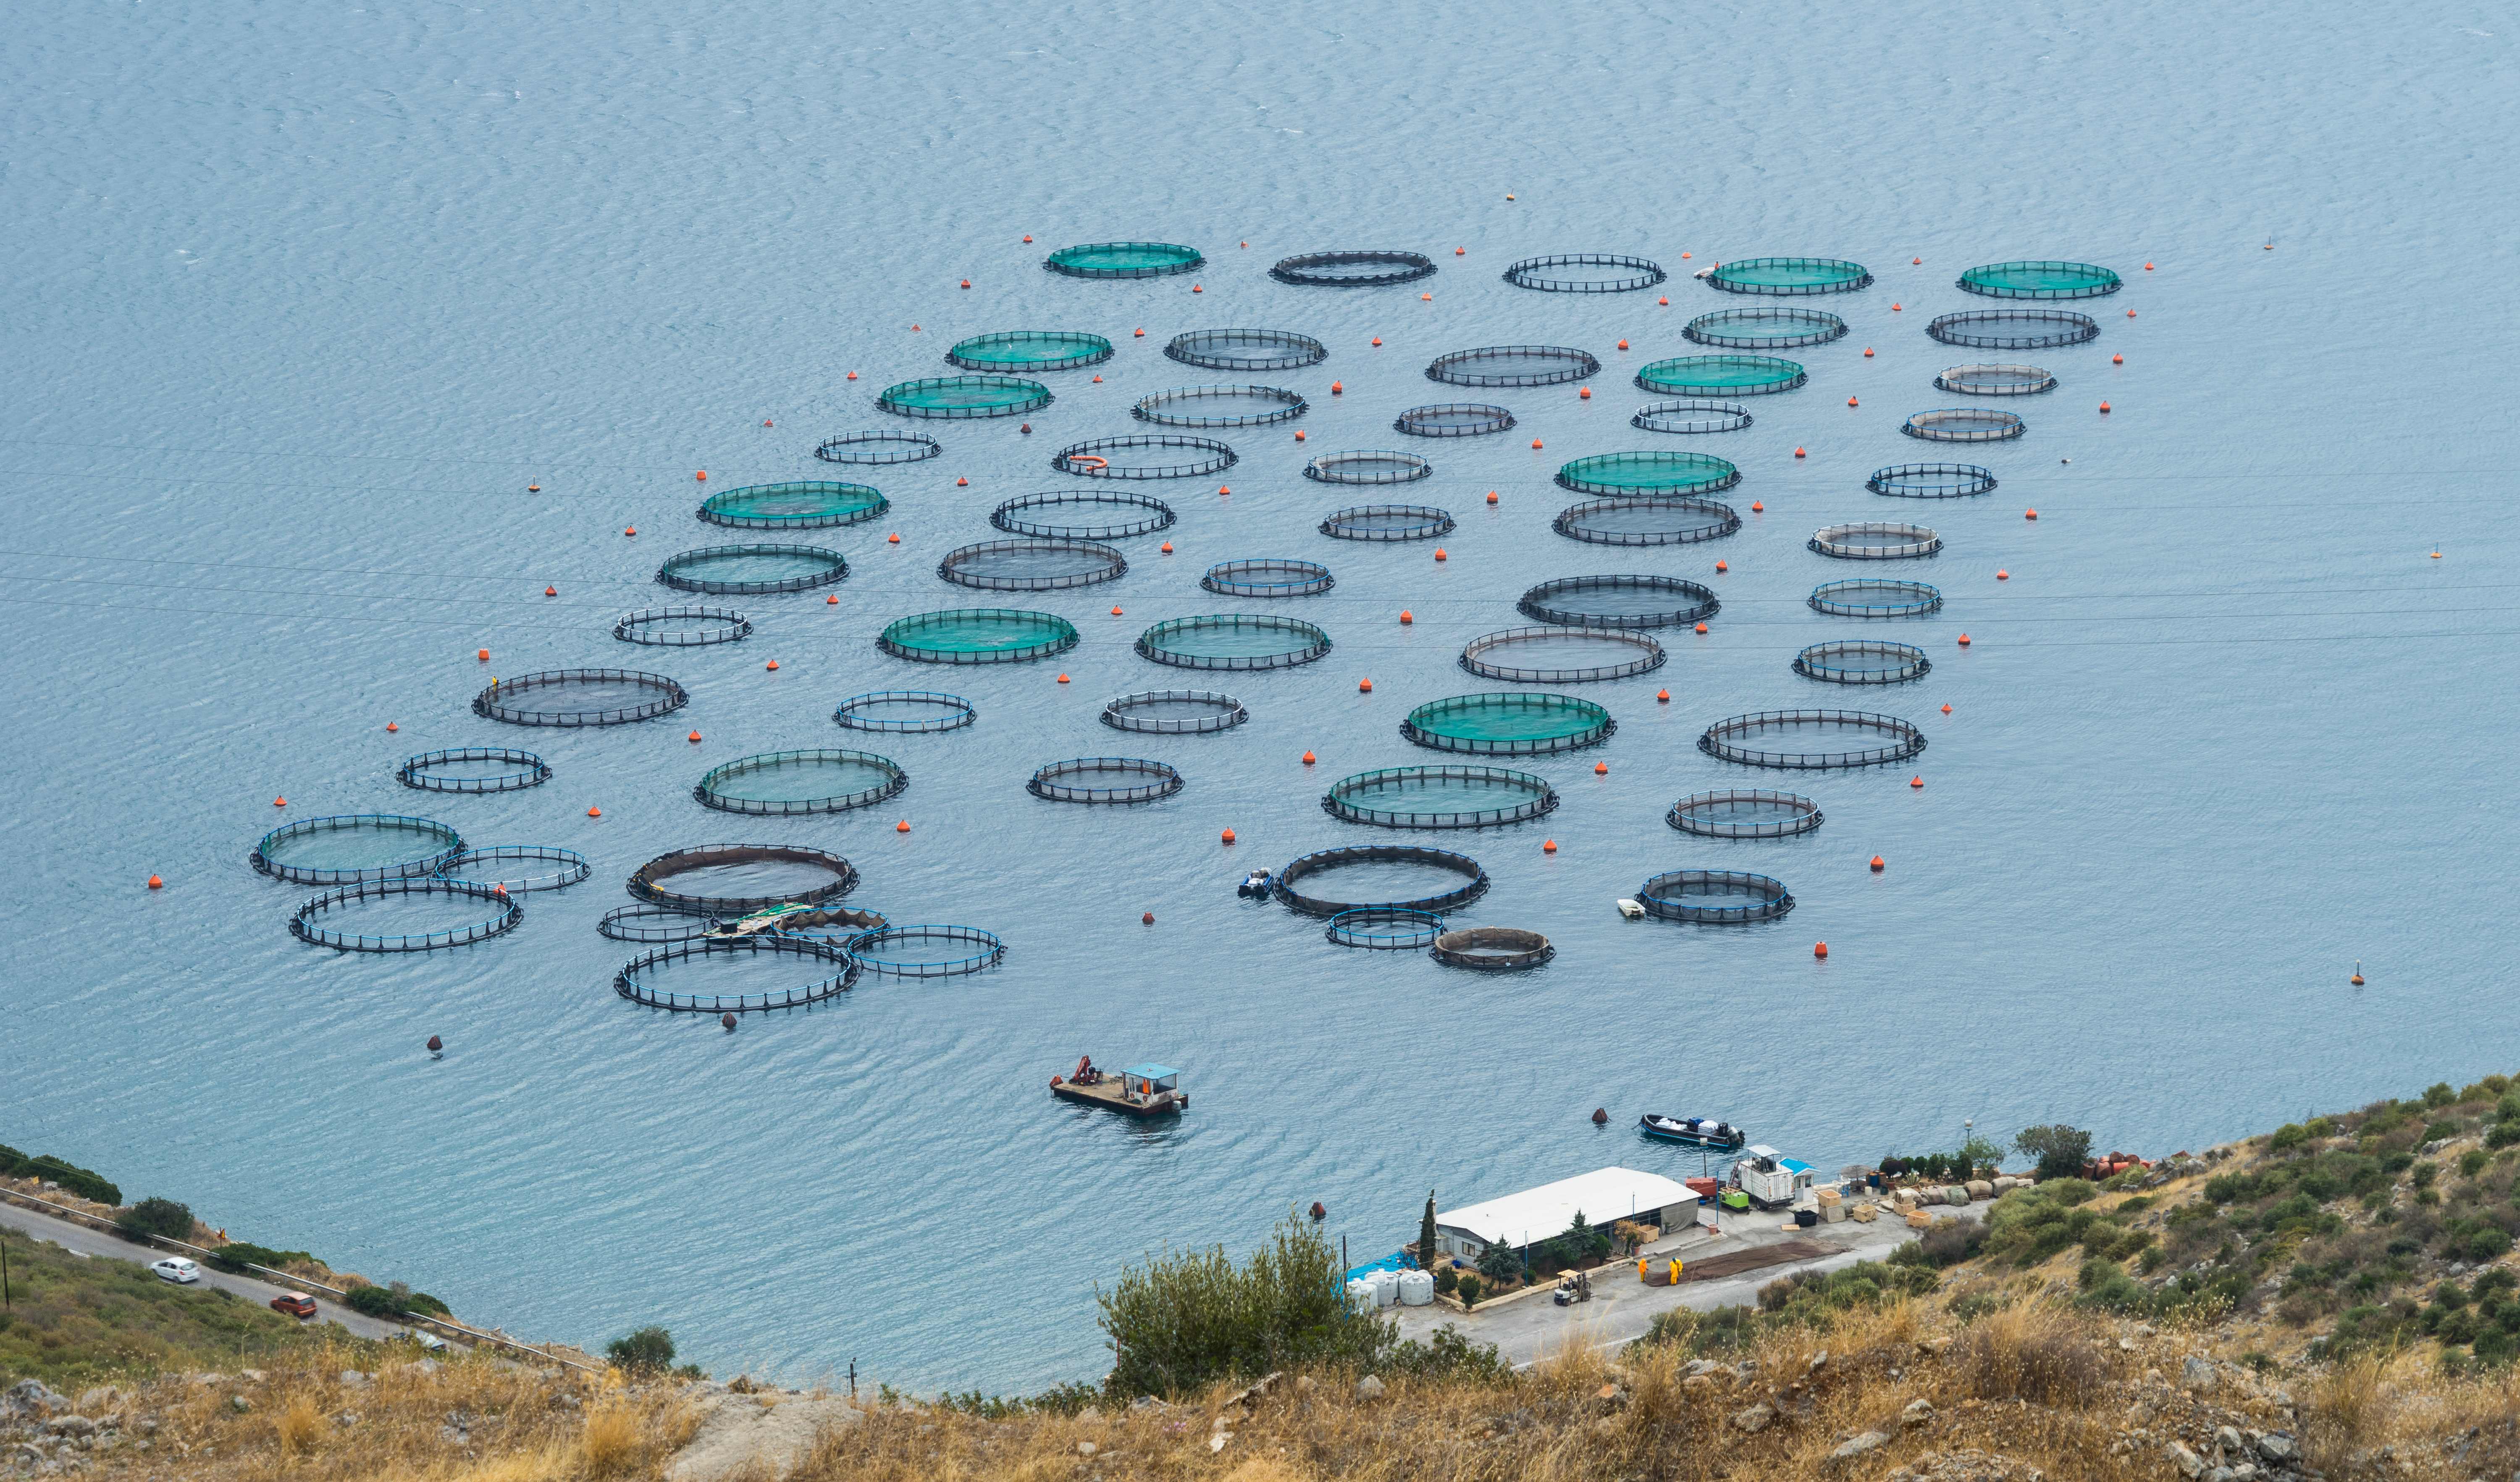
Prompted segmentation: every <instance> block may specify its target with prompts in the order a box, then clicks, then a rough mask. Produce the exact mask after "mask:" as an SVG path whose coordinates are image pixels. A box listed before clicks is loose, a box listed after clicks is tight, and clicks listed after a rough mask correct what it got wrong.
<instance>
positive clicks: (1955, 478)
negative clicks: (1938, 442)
mask: <svg viewBox="0 0 2520 1482" xmlns="http://www.w3.org/2000/svg"><path fill="white" fill-rule="evenodd" d="M1864 486H1865V487H1866V488H1868V489H1870V490H1871V491H1872V492H1873V493H1875V494H1887V495H1889V496H1890V497H1891V498H1893V499H1965V498H1967V497H1969V496H1970V495H1972V494H1986V493H1991V492H1993V491H1994V489H1995V471H1994V470H1992V469H1981V468H1979V467H1978V466H1977V465H1976V464H1973V463H1902V464H1893V465H1892V466H1891V467H1889V468H1886V469H1875V470H1873V471H1872V476H1871V477H1869V478H1868V479H1866V480H1864Z"/></svg>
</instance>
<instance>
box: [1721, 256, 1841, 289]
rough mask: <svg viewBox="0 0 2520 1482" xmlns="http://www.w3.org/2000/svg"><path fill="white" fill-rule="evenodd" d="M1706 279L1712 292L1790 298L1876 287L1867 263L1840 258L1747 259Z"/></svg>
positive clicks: (1722, 266)
mask: <svg viewBox="0 0 2520 1482" xmlns="http://www.w3.org/2000/svg"><path fill="white" fill-rule="evenodd" d="M1703 276H1704V277H1705V279H1706V286H1707V287H1708V288H1711V289H1721V290H1723V291H1724V292H1727V293H1767V294H1772V295H1775V296H1778V297H1787V298H1793V297H1809V296H1810V295H1812V294H1815V293H1851V292H1855V291H1856V290H1858V289H1868V288H1870V287H1871V286H1872V274H1871V272H1870V270H1869V269H1868V268H1866V267H1865V265H1864V264H1863V263H1860V262H1848V261H1845V260H1844V259H1842V258H1837V257H1743V258H1741V259H1739V260H1737V261H1733V262H1727V263H1724V264H1722V265H1721V266H1719V267H1717V268H1715V269H1713V270H1712V271H1710V272H1708V273H1706V274H1705V275H1703Z"/></svg>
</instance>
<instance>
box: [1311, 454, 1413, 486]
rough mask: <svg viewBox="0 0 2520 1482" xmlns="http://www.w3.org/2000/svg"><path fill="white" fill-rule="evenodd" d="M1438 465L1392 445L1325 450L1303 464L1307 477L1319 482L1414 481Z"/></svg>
mask: <svg viewBox="0 0 2520 1482" xmlns="http://www.w3.org/2000/svg"><path fill="white" fill-rule="evenodd" d="M1433 472H1435V466H1434V465H1433V464H1430V463H1428V462H1427V461H1426V460H1424V459H1422V458H1420V457H1418V455H1417V454H1415V453H1399V452H1394V451H1393V450H1391V449H1389V448H1352V449H1349V450H1348V451H1346V452H1343V453H1324V454H1322V455H1321V456H1320V457H1318V458H1315V459H1313V460H1312V461H1311V462H1309V463H1307V464H1305V465H1304V476H1305V477H1306V478H1309V479H1313V480H1314V481H1316V482H1319V483H1415V482H1417V481H1418V479H1420V478H1424V477H1426V476H1427V475H1428V474H1431V473H1433Z"/></svg>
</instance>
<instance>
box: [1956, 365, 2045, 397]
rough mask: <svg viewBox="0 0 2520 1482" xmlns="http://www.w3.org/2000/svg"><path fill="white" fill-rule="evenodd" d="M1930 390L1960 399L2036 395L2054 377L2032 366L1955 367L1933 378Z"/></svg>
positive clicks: (2043, 389)
mask: <svg viewBox="0 0 2520 1482" xmlns="http://www.w3.org/2000/svg"><path fill="white" fill-rule="evenodd" d="M1934 389H1935V390H1938V391H1957V392H1958V393H1959V394H1960V395H1962V396H2036V395H2038V394H2039V393H2040V392H2042V391H2052V390H2054V389H2056V378H2055V377H2054V376H2053V375H2052V374H2050V373H2048V372H2047V371H2043V370H2041V369H2040V368H2039V367H2037V366H2035V365H1956V366H1953V367H1952V368H1951V369H1950V370H1948V371H1945V372H1943V374H1941V375H1940V376H1937V377H1935V378H1934Z"/></svg>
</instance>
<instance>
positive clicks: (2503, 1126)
mask: <svg viewBox="0 0 2520 1482" xmlns="http://www.w3.org/2000/svg"><path fill="white" fill-rule="evenodd" d="M2514 1143H2520V1121H2507V1122H2497V1123H2495V1124H2494V1126H2493V1127H2492V1128H2490V1129H2488V1131H2487V1132H2486V1134H2485V1145H2486V1146H2488V1147H2508V1146H2510V1145H2512V1144H2514Z"/></svg>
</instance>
